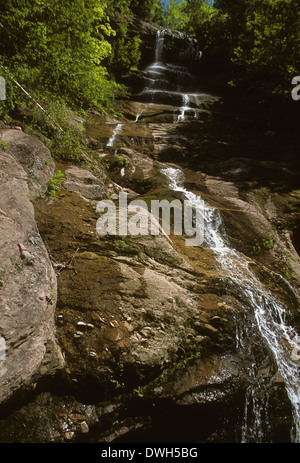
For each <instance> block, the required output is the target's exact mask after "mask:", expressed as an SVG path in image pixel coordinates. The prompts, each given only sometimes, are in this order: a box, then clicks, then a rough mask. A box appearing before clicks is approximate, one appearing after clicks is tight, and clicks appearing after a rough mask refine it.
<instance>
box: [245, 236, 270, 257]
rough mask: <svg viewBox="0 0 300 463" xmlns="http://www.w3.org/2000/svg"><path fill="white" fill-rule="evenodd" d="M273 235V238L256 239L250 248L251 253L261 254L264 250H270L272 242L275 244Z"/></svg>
mask: <svg viewBox="0 0 300 463" xmlns="http://www.w3.org/2000/svg"><path fill="white" fill-rule="evenodd" d="M275 239H276V238H275V236H274V237H273V238H270V239H268V238H263V239H261V240H260V241H257V242H256V243H255V244H254V245H253V246H252V250H251V254H252V255H255V256H258V255H259V254H262V253H264V252H266V251H270V250H271V249H273V247H274V244H275Z"/></svg>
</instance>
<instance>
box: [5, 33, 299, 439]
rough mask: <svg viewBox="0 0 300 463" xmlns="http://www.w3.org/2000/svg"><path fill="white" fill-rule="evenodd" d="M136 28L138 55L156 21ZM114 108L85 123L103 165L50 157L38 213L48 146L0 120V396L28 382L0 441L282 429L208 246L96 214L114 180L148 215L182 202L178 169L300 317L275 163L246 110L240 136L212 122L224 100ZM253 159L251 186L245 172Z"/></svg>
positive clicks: (291, 211)
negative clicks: (134, 230) (173, 176)
mask: <svg viewBox="0 0 300 463" xmlns="http://www.w3.org/2000/svg"><path fill="white" fill-rule="evenodd" d="M143 27H145V28H146V29H145V36H146V35H147V34H148V36H149V37H150V36H151V40H150V41H149V42H147V40H146V41H145V44H146V42H147V43H149V45H145V46H148V47H149V53H150V50H152V52H151V53H152V55H151V56H150V55H149V56H148V57H146V58H145V63H146V61H147V64H150V63H151V62H153V53H154V51H155V50H154V51H153V47H155V44H156V42H155V40H156V31H157V28H156V27H155V26H154V25H147V26H146V25H144V26H143ZM146 32H147V33H146ZM154 39H155V40H154ZM175 39H176V40H177V39H178V40H179V39H180V37H177V38H176V37H175ZM175 39H174V35H173V36H172V40H171V45H170V50H172V47H173V46H174V43H175V42H176V40H175ZM174 40H175V42H174ZM176 43H177V42H176ZM162 56H163V57H164V58H163V59H167V58H165V57H166V56H169V55H168V52H166V54H165V55H162ZM173 103H174V101H173ZM221 108H222V109H221ZM115 109H116V112H117V113H118V114H120V113H121V114H122V115H123V116H122V117H120V118H118V119H116V118H115V119H105V118H103V117H100V116H97V115H95V114H94V115H92V116H91V117H90V118H89V119H88V120H87V121H86V124H85V129H86V137H87V139H88V140H89V142H90V144H91V146H93V147H94V149H95V156H96V154H97V156H98V160H99V163H100V165H101V169H100V174H99V175H95V174H94V173H91V172H90V171H89V170H88V169H87V167H86V166H74V165H71V164H68V163H60V164H58V163H57V166H56V167H57V168H59V169H61V170H62V171H63V173H64V174H65V180H64V181H63V182H62V183H61V188H60V190H59V192H58V194H57V198H56V199H54V198H49V197H46V198H36V200H35V210H34V209H33V205H32V203H31V201H30V200H29V189H28V185H29V186H30V188H31V191H34V192H35V193H34V194H35V196H38V195H39V193H40V192H45V189H46V185H47V176H51V175H52V174H53V172H54V165H53V163H52V162H51V161H50V162H48V160H49V159H50V153H49V152H48V150H47V149H46V148H45V147H43V145H41V144H40V142H37V141H34V140H33V139H32V138H31V137H28V136H26V135H25V134H23V133H22V132H20V131H17V130H8V129H7V128H5V130H4V132H3V134H2V135H3V136H2V140H4V141H5V143H6V145H3V146H7V148H8V149H7V150H6V151H2V152H1V168H2V171H1V172H2V174H1V175H2V177H1V180H2V179H3V181H2V182H1V186H0V191H1V206H0V209H1V210H0V220H1V222H0V224H1V230H2V234H1V237H2V240H3V249H4V252H3V254H2V255H3V260H1V268H2V272H1V274H0V280H1V286H2V288H1V289H0V300H1V314H2V315H1V325H0V328H1V331H0V335H1V336H2V337H3V339H4V340H5V346H7V347H8V348H7V358H5V360H4V361H2V362H1V364H0V367H2V368H5V369H6V373H5V375H3V376H1V377H0V382H1V396H0V397H1V401H2V403H3V402H5V401H6V400H7V399H9V398H10V397H14V396H15V394H16V393H17V392H20V391H22V392H23V393H24V390H26V388H30V387H32V386H33V385H36V389H35V394H33V395H31V396H30V400H28V396H26V395H25V399H27V400H24V402H21V403H18V406H15V407H14V408H11V409H9V408H8V410H9V412H7V408H6V409H5V412H6V414H5V416H4V415H3V416H2V419H1V420H0V435H1V440H2V442H175V443H176V442H290V440H291V436H290V431H291V426H292V423H293V409H292V406H291V402H290V400H289V397H288V394H287V390H286V386H285V382H284V378H283V377H282V376H281V375H280V374H279V372H278V365H277V363H276V361H275V359H274V356H273V355H272V354H271V352H270V349H269V347H268V346H267V345H266V344H265V342H264V339H263V337H262V335H261V333H260V332H259V330H258V329H257V325H256V321H255V316H254V312H253V310H252V307H251V304H250V305H249V304H248V305H247V304H246V303H245V293H244V292H243V291H242V286H240V285H239V282H235V284H234V283H233V280H231V279H230V275H228V273H226V272H225V271H224V268H223V267H222V265H220V262H219V261H218V260H217V257H216V252H215V250H214V249H212V248H210V247H209V246H208V245H206V244H205V243H204V244H203V245H201V246H196V247H188V246H186V241H185V238H186V237H185V236H181V235H174V234H172V233H171V234H168V233H159V234H158V235H157V236H154V235H152V234H151V233H148V234H145V235H137V236H134V235H131V234H126V233H125V234H124V233H123V234H121V232H120V233H116V234H111V235H109V234H107V235H102V236H100V235H99V233H98V232H97V223H98V219H99V217H100V213H99V212H97V211H99V209H98V204H99V201H102V200H103V199H105V200H112V201H113V202H114V204H115V207H116V213H117V216H118V217H120V218H122V216H121V215H120V214H121V208H120V204H119V203H118V199H119V193H120V192H122V193H123V194H124V193H126V194H127V197H128V199H129V200H134V199H139V200H142V201H143V202H144V204H145V205H146V206H148V208H147V209H146V211H144V212H143V214H144V215H145V216H146V217H147V220H148V219H151V217H152V215H151V214H152V211H151V204H152V203H151V201H152V200H159V201H160V200H162V199H165V200H168V201H172V200H174V199H177V200H178V199H180V200H182V193H180V192H179V191H175V190H173V189H172V188H171V187H170V183H169V181H168V178H167V177H166V175H165V174H164V172H163V171H162V169H163V168H164V167H166V166H173V167H179V166H180V169H181V170H182V173H183V176H184V187H185V188H186V189H187V190H188V191H190V192H194V193H195V194H197V195H201V197H203V198H204V199H205V201H207V203H208V204H209V205H212V206H214V207H215V208H216V209H217V210H219V211H220V213H221V216H222V218H223V223H224V225H223V226H224V229H225V231H226V239H227V240H228V245H230V246H231V247H233V248H235V249H236V250H237V252H240V253H243V254H244V255H245V256H247V259H248V260H247V262H249V266H250V267H251V268H252V269H253V274H254V275H255V276H256V277H257V278H258V281H259V282H261V284H264V285H265V288H266V293H267V294H269V293H272V294H274V295H275V296H276V297H277V298H278V299H279V300H280V301H281V302H282V304H283V306H284V307H285V315H286V318H287V319H288V320H289V322H290V325H291V326H293V327H296V328H297V326H298V328H299V305H298V299H297V296H296V295H295V292H294V291H295V290H296V289H297V288H299V282H300V272H299V265H300V259H299V256H298V254H297V250H296V248H294V246H293V242H292V233H293V226H294V225H296V224H297V223H298V222H297V221H299V212H297V208H298V206H299V196H297V191H298V190H297V188H294V190H293V191H292V194H290V193H289V192H281V194H278V191H276V190H274V185H273V184H272V182H273V179H274V178H275V179H276V178H277V175H278V171H280V169H281V167H282V166H281V164H280V163H279V164H278V162H277V161H278V160H276V159H277V158H276V156H275V154H274V158H275V161H274V164H272V166H270V165H269V164H268V163H267V165H264V163H263V162H262V161H261V159H256V157H255V155H254V154H253V153H254V152H256V149H254V148H255V147H254V146H253V145H252V144H251V143H250V144H249V143H248V142H249V138H248V137H249V136H250V135H253V134H252V131H251V130H250V131H249V126H248V125H247V124H245V126H246V127H247V129H246V130H245V133H243V135H241V134H240V135H241V138H239V141H238V142H237V140H236V138H235V137H233V135H232V128H231V127H233V128H234V129H235V128H236V125H235V124H233V123H232V120H230V123H228V125H227V123H224V125H222V124H221V122H220V121H227V119H228V118H229V119H230V117H231V118H233V120H235V110H233V113H231V112H229V115H230V117H229V116H228V112H227V111H228V108H227V107H226V104H224V102H223V101H221V100H220V98H217V97H212V96H211V95H208V94H202V95H200V96H199V99H198V100H197V104H195V105H193V104H192V100H190V101H189V105H188V106H187V107H186V106H184V107H182V106H181V100H180V99H179V106H177V103H176V105H175V106H174V104H166V103H165V102H164V104H153V103H142V102H141V101H130V100H126V101H116V102H115ZM222 111H224V112H223V115H222V117H221V116H220V113H221V112H222ZM225 116H226V117H225ZM236 124H237V125H238V123H237V122H236ZM238 126H239V125H238ZM242 126H243V127H244V125H243V124H242ZM239 127H240V126H239ZM246 135H247V136H246ZM253 139H254V138H252V139H251V140H252V142H253ZM263 139H264V141H265V143H266V140H265V138H264V137H263ZM112 140H113V142H112ZM260 141H261V139H258V140H257V143H258V145H259V146H260ZM31 142H32V143H33V146H32V149H31V148H30V143H31ZM23 144H24V147H23ZM240 144H241V146H242V148H243V150H242V153H243V157H241V151H240V148H241V146H240ZM266 145H267V143H266ZM256 148H257V147H256ZM277 149H278V151H280V149H279V147H278V146H277ZM269 150H271V148H270V147H269ZM22 152H26V153H27V154H26V156H25V158H23V157H22V156H21V155H20V153H22ZM26 159H27V161H26ZM174 163H175V164H174ZM21 164H22V165H21ZM261 169H265V171H267V172H268V175H266V177H265V179H266V183H264V184H263V183H262V182H261V181H262V180H263V178H264V176H263V174H261V175H260V176H257V177H255V181H254V177H253V174H254V173H257V172H261ZM291 170H292V169H291ZM265 171H264V172H265ZM284 172H285V173H284V175H285V176H286V178H287V179H289V180H290V179H294V177H293V174H292V172H291V171H290V170H287V171H286V170H285V171H284ZM295 185H296V184H295ZM295 185H294V184H293V187H294V186H295ZM2 198H3V200H2ZM34 213H35V215H34ZM129 217H130V216H129ZM131 217H132V216H131ZM35 220H36V221H37V224H36V222H35ZM287 223H288V224H289V227H287V225H286V224H287ZM275 225H276V227H277V228H276V231H274V226H275ZM158 229H159V230H160V231H161V228H158ZM274 233H275V235H274ZM42 240H43V241H42ZM272 240H273V241H272ZM46 249H47V251H48V253H49V255H48V253H47V251H46ZM27 253H29V255H28V254H27ZM288 253H290V254H289V255H292V257H293V260H292V259H290V258H288V257H287V255H288ZM26 257H27V259H26ZM50 258H51V262H50ZM2 262H3V264H2ZM233 263H234V262H233ZM288 265H289V266H290V267H288ZM287 269H289V270H290V269H292V271H291V270H290V275H289V281H288V282H287V281H286V277H287V276H288V275H287ZM54 270H55V272H54ZM242 276H243V278H242V277H241V280H242V279H244V280H246V279H247V278H248V276H249V273H247V272H246V271H245V273H244V274H243V275H242ZM241 283H244V282H242V281H241ZM54 311H55V318H54ZM5 346H4V347H5ZM58 346H59V347H58ZM0 347H2V346H0ZM59 352H61V354H60V353H59ZM257 404H258V406H257ZM0 411H1V408H0ZM20 423H22V426H20ZM23 424H24V425H25V426H23Z"/></svg>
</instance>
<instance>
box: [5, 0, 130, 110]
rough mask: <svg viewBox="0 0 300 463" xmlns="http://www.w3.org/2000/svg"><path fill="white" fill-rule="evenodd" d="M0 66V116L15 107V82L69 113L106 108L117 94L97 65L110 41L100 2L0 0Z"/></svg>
mask: <svg viewBox="0 0 300 463" xmlns="http://www.w3.org/2000/svg"><path fill="white" fill-rule="evenodd" d="M0 7H1V26H0V65H1V66H3V67H2V68H1V75H3V77H5V79H6V80H7V96H8V98H7V100H6V101H5V102H1V108H0V110H2V112H4V111H5V110H6V111H7V110H13V109H14V108H15V107H16V105H18V104H19V103H20V101H19V95H20V90H19V89H18V88H16V85H15V81H18V82H20V83H21V85H23V86H24V87H25V88H26V89H27V90H28V91H29V92H30V93H31V94H32V93H33V96H36V98H39V96H40V95H41V94H42V95H43V97H48V99H52V100H53V99H57V98H60V99H62V100H64V101H65V102H66V103H67V104H68V105H69V106H70V107H72V108H89V107H92V106H95V107H98V108H100V109H104V108H107V107H108V106H109V104H110V102H111V100H112V99H113V98H114V97H115V95H116V94H117V93H118V92H120V91H122V90H123V88H122V87H121V86H120V85H117V84H116V82H115V81H114V80H112V79H110V77H109V74H108V70H107V69H106V67H105V66H104V65H103V63H104V60H105V59H107V58H108V57H109V55H110V54H111V44H110V42H109V40H110V39H111V37H113V36H114V35H115V31H114V30H113V29H112V27H111V25H110V22H109V17H108V12H107V5H106V3H104V2H102V1H100V0H85V1H84V0H67V1H65V2H61V1H59V0H36V1H34V2H32V1H30V2H29V1H28V0H19V1H18V2H15V1H13V0H5V1H4V0H0Z"/></svg>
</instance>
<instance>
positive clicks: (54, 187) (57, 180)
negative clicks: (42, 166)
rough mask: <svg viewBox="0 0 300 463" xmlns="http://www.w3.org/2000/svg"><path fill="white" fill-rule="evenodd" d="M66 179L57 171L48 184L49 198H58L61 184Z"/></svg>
mask: <svg viewBox="0 0 300 463" xmlns="http://www.w3.org/2000/svg"><path fill="white" fill-rule="evenodd" d="M64 178H65V176H64V174H63V173H62V172H61V171H60V170H57V171H56V172H55V173H54V175H53V177H51V178H50V180H49V183H48V191H47V194H48V195H49V196H51V197H52V198H57V196H56V193H57V191H58V190H59V187H60V184H61V182H62V181H63V180H64Z"/></svg>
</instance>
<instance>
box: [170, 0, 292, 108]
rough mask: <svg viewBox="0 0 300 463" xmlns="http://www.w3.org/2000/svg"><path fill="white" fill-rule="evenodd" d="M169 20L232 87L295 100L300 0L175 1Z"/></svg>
mask: <svg viewBox="0 0 300 463" xmlns="http://www.w3.org/2000/svg"><path fill="white" fill-rule="evenodd" d="M165 22H166V25H168V26H169V27H173V28H177V29H179V30H181V31H183V32H186V33H188V34H190V35H192V36H194V37H196V38H197V40H198V42H199V45H200V47H201V48H202V50H203V51H204V52H205V51H207V54H206V55H210V56H211V57H212V59H211V60H210V64H211V63H213V64H214V65H215V67H216V68H218V70H219V72H224V71H225V72H226V74H227V77H228V81H229V83H230V85H231V86H235V87H237V88H239V89H242V90H244V91H247V92H252V94H254V93H255V94H256V96H257V98H263V99H267V98H269V97H271V96H273V95H281V96H285V95H286V96H288V97H290V92H291V79H292V77H294V76H296V75H299V74H300V54H299V47H300V3H299V1H298V0H239V1H235V2H234V1H232V0H216V1H215V2H214V6H212V5H211V2H208V1H204V0H182V1H180V0H171V1H170V2H169V5H168V8H167V12H166V18H165ZM217 63H218V64H217Z"/></svg>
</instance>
